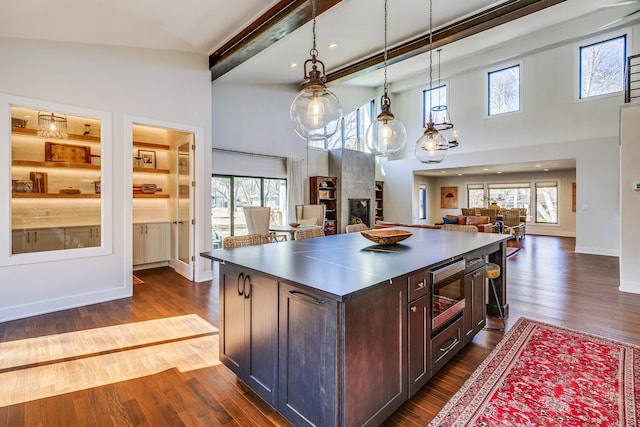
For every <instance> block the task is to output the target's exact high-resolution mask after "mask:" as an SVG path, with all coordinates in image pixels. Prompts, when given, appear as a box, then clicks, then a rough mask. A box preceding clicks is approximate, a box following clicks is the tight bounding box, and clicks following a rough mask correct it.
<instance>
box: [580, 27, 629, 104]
mask: <svg viewBox="0 0 640 427" xmlns="http://www.w3.org/2000/svg"><path fill="white" fill-rule="evenodd" d="M626 45H627V37H626V36H620V37H616V38H614V39H609V40H605V41H602V42H598V43H593V44H590V45H586V46H581V47H580V99H582V98H589V97H592V96H598V95H606V94H609V93H615V92H620V91H622V90H623V88H624V65H625V58H626Z"/></svg>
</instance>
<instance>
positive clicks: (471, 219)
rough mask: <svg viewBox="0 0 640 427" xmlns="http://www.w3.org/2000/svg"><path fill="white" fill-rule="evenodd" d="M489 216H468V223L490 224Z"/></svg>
mask: <svg viewBox="0 0 640 427" xmlns="http://www.w3.org/2000/svg"><path fill="white" fill-rule="evenodd" d="M488 223H489V217H488V216H468V217H467V225H476V226H477V225H482V224H488Z"/></svg>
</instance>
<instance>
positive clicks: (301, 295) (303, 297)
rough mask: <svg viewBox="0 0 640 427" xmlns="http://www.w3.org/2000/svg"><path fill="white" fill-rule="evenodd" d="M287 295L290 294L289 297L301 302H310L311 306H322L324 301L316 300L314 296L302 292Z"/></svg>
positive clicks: (291, 292) (292, 292)
mask: <svg viewBox="0 0 640 427" xmlns="http://www.w3.org/2000/svg"><path fill="white" fill-rule="evenodd" d="M289 294H291V296H292V297H294V298H298V299H301V300H303V301H306V302H310V303H311V304H316V305H320V304H324V300H321V299H318V298H316V297H314V296H311V295H308V294H305V293H304V292H300V291H289Z"/></svg>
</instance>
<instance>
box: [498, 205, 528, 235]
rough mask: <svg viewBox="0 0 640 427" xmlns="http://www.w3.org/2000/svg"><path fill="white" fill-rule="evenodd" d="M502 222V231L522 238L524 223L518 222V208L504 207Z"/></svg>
mask: <svg viewBox="0 0 640 427" xmlns="http://www.w3.org/2000/svg"><path fill="white" fill-rule="evenodd" d="M502 222H503V224H504V231H503V233H509V234H511V235H513V236H514V237H515V238H516V239H518V238H519V239H523V238H524V224H523V223H522V222H520V211H519V210H518V209H505V210H504V213H503V216H502Z"/></svg>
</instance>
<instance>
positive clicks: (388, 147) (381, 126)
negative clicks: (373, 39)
mask: <svg viewBox="0 0 640 427" xmlns="http://www.w3.org/2000/svg"><path fill="white" fill-rule="evenodd" d="M380 110H381V112H380V114H378V117H376V120H375V121H372V122H371V124H370V125H369V126H368V127H367V133H366V142H367V147H368V148H369V150H371V152H372V153H373V154H375V155H376V156H380V157H385V156H388V155H390V154H395V153H397V152H399V151H400V150H402V149H403V148H404V146H405V145H406V144H407V129H406V128H405V127H404V124H402V122H401V121H400V120H398V119H396V118H395V117H394V115H393V113H391V100H390V99H389V85H388V83H387V0H384V94H383V95H382V97H381V98H380Z"/></svg>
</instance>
